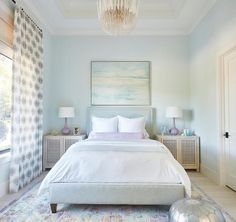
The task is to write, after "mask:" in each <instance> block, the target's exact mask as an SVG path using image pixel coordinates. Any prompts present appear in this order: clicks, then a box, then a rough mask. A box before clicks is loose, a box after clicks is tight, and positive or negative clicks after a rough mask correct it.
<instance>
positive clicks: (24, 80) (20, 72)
mask: <svg viewBox="0 0 236 222" xmlns="http://www.w3.org/2000/svg"><path fill="white" fill-rule="evenodd" d="M42 56H43V48H42V33H41V32H40V31H39V29H38V28H37V27H36V25H35V23H33V21H32V20H31V19H30V18H29V17H28V15H27V14H26V13H25V12H24V11H23V10H22V9H21V8H19V7H17V8H16V9H15V17H14V33H13V89H12V90H13V101H12V103H13V107H12V109H13V113H12V149H11V165H10V192H17V191H18V190H19V189H21V188H22V187H24V186H25V185H26V184H28V183H29V182H30V181H32V180H33V179H34V178H35V177H37V176H39V175H40V173H41V171H42V117H43V109H42V106H43V105H42V99H43V89H42V83H43V79H42V68H43V62H42Z"/></svg>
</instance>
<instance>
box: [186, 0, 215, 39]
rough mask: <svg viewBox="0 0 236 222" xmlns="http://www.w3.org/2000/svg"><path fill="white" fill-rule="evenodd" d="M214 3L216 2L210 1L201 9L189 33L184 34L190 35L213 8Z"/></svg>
mask: <svg viewBox="0 0 236 222" xmlns="http://www.w3.org/2000/svg"><path fill="white" fill-rule="evenodd" d="M215 3H216V1H212V2H210V3H209V4H208V5H206V7H205V8H203V9H202V11H201V13H200V14H199V17H198V19H196V21H195V23H194V24H193V25H192V27H191V28H190V29H189V31H188V32H186V34H188V35H190V34H191V33H192V32H193V31H194V30H195V29H196V28H197V26H198V25H199V24H200V23H201V21H202V20H203V18H204V17H206V15H207V13H208V12H209V11H210V10H211V9H212V8H213V7H214V5H215Z"/></svg>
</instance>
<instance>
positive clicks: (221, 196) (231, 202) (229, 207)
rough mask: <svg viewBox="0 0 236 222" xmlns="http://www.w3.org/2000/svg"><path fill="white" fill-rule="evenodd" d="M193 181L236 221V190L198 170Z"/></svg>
mask: <svg viewBox="0 0 236 222" xmlns="http://www.w3.org/2000/svg"><path fill="white" fill-rule="evenodd" d="M45 175H46V173H43V174H42V175H41V176H40V177H39V178H37V179H35V180H34V181H33V182H32V183H31V184H29V185H28V186H27V187H25V188H24V189H22V190H21V191H20V192H18V193H16V194H8V195H6V196H4V197H3V198H1V199H0V209H2V208H4V207H6V206H7V205H8V204H9V203H10V202H12V201H14V200H17V199H18V198H19V197H20V196H21V195H22V194H23V193H24V192H27V190H28V189H30V188H31V187H32V186H34V185H35V184H36V183H38V182H39V181H41V180H42V179H43V177H44V176H45ZM188 175H189V177H190V179H191V181H192V182H193V183H195V184H196V185H197V186H198V187H199V188H200V189H201V190H202V191H203V192H205V193H206V194H207V195H208V196H209V197H210V198H212V199H213V200H214V201H215V202H216V203H217V204H218V205H219V206H221V207H222V208H223V209H224V210H225V211H226V212H228V213H229V214H230V215H231V216H232V217H233V218H234V219H235V221H236V192H235V191H233V190H231V189H230V188H228V187H221V186H218V185H217V184H215V183H214V182H212V181H210V180H209V179H208V178H207V177H205V176H203V175H202V174H200V173H197V172H192V171H191V172H188Z"/></svg>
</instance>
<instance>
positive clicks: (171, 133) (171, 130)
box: [169, 127, 179, 136]
mask: <svg viewBox="0 0 236 222" xmlns="http://www.w3.org/2000/svg"><path fill="white" fill-rule="evenodd" d="M169 133H170V135H172V136H176V135H178V134H179V130H178V129H177V128H176V127H173V128H171V129H170V130H169Z"/></svg>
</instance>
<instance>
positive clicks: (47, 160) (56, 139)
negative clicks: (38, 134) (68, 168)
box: [43, 135, 86, 170]
mask: <svg viewBox="0 0 236 222" xmlns="http://www.w3.org/2000/svg"><path fill="white" fill-rule="evenodd" d="M85 138H86V135H68V136H64V135H58V136H51V135H46V136H44V137H43V170H46V169H47V168H52V167H53V166H54V165H55V163H56V162H57V161H58V160H59V159H60V158H61V156H62V155H63V154H64V153H65V152H66V150H67V149H68V148H69V147H70V146H71V145H72V144H74V143H76V142H78V141H81V140H84V139H85Z"/></svg>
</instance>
